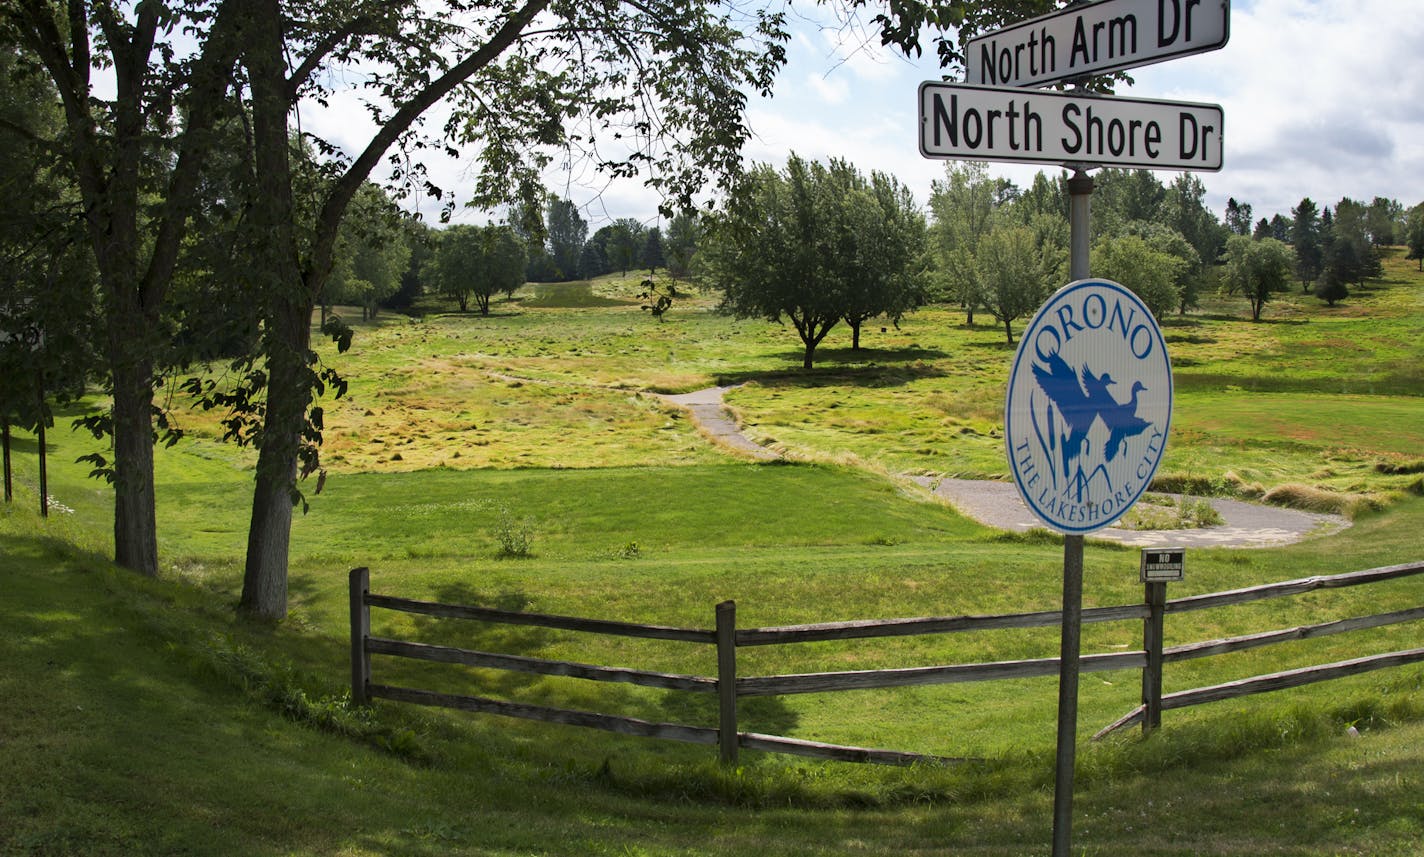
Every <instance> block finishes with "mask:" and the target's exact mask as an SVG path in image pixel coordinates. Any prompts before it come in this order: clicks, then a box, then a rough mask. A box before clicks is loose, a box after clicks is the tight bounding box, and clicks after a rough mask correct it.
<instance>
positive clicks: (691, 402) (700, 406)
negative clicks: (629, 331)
mask: <svg viewBox="0 0 1424 857" xmlns="http://www.w3.org/2000/svg"><path fill="white" fill-rule="evenodd" d="M730 389H732V387H730V386H729V387H708V388H707V389H705V390H697V391H696V392H692V393H682V394H681V395H677V396H666V395H663V396H659V398H661V399H662V400H663V401H665V402H671V403H673V404H674V405H681V406H683V407H684V408H687V409H688V410H689V411H691V412H692V419H693V420H694V421H695V422H696V423H697V424H698V425H699V426H701V427H702V430H703V431H705V432H707V433H708V434H710V435H712V438H713V439H714V440H716V441H717V442H718V443H721V444H724V445H725V446H729V447H731V448H732V449H735V450H737V451H738V452H742V453H745V454H747V455H750V456H751V457H752V458H756V459H758V460H760V461H771V460H772V459H775V458H780V457H781V456H780V455H779V454H778V453H777V452H776V451H775V450H770V449H767V448H766V447H764V446H761V445H760V444H756V443H753V442H752V440H751V438H749V437H747V436H746V435H744V434H742V428H741V426H739V425H737V421H736V420H735V419H734V418H733V417H732V414H731V412H730V411H728V410H727V406H726V405H725V404H723V402H722V396H723V395H725V394H726V392H727V391H728V390H730Z"/></svg>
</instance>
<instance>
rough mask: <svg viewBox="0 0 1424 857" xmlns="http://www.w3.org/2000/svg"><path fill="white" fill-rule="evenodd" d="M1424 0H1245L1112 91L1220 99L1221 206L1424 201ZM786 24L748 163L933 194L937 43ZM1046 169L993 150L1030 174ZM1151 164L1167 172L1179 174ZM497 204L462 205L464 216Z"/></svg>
mask: <svg viewBox="0 0 1424 857" xmlns="http://www.w3.org/2000/svg"><path fill="white" fill-rule="evenodd" d="M1206 2H1212V0H1206ZM1417 4H1418V0H1235V1H1234V2H1233V3H1232V9H1231V19H1230V39H1229V41H1228V43H1227V44H1226V46H1225V47H1224V48H1222V49H1220V50H1216V51H1212V52H1209V53H1204V54H1198V55H1194V56H1189V57H1183V58H1179V59H1174V60H1170V61H1167V62H1164V63H1159V64H1156V65H1150V66H1145V67H1142V68H1138V69H1135V70H1132V71H1131V72H1130V74H1132V76H1133V78H1134V83H1133V85H1131V86H1126V85H1119V87H1118V88H1117V91H1116V94H1118V95H1125V96H1131V97H1137V98H1153V99H1168V100H1178V101H1191V102H1206V103H1213V104H1218V105H1220V106H1221V107H1222V108H1223V110H1224V114H1225V122H1224V125H1225V128H1224V131H1223V135H1222V136H1223V153H1224V154H1223V167H1222V170H1221V171H1220V172H1215V173H1200V174H1199V177H1200V178H1201V180H1202V182H1203V184H1204V185H1205V186H1206V188H1207V196H1206V202H1207V205H1208V207H1210V208H1211V209H1212V210H1213V211H1214V212H1215V213H1216V214H1217V216H1218V217H1221V216H1222V214H1223V211H1224V209H1225V206H1226V200H1227V198H1228V197H1234V198H1235V199H1236V200H1237V201H1238V202H1245V203H1249V204H1250V205H1251V206H1252V208H1253V214H1254V217H1255V218H1257V219H1259V218H1261V217H1267V218H1269V217H1270V216H1271V215H1272V214H1277V213H1279V214H1283V215H1285V216H1287V217H1289V216H1290V210H1291V208H1293V207H1294V206H1295V205H1296V204H1297V203H1299V202H1300V200H1301V199H1302V198H1303V197H1307V196H1308V197H1310V198H1311V199H1312V200H1314V201H1315V203H1316V204H1317V206H1319V207H1325V206H1333V205H1334V204H1335V203H1336V202H1337V201H1338V200H1339V199H1340V198H1341V197H1346V196H1348V197H1351V198H1352V199H1356V200H1361V201H1364V202H1368V201H1369V200H1371V199H1373V198H1374V197H1375V196H1383V197H1386V198H1391V199H1396V200H1398V201H1399V202H1400V203H1402V204H1403V205H1404V206H1405V207H1406V208H1408V207H1410V206H1413V205H1415V204H1417V203H1419V202H1424V15H1421V14H1419V12H1420V11H1421V9H1420V8H1419V7H1418V5H1417ZM813 16H819V18H820V20H815V19H813ZM791 22H792V25H793V29H794V35H793V39H792V42H791V44H790V45H789V48H788V53H789V62H788V64H787V66H786V67H785V69H784V70H783V71H782V75H781V77H780V79H779V80H778V82H777V85H776V90H775V94H774V95H773V97H772V98H770V99H761V98H755V99H753V100H752V101H751V103H750V106H749V118H750V125H751V128H752V130H753V132H754V138H753V139H752V140H751V141H750V142H749V143H748V144H747V146H746V147H745V150H744V155H745V157H746V159H747V160H748V162H756V163H770V164H773V165H776V166H780V165H782V164H784V163H785V160H786V157H787V155H788V153H790V152H792V151H795V152H796V153H797V154H799V155H800V156H802V157H803V158H807V159H816V160H825V159H827V158H830V157H832V156H837V157H843V158H845V159H847V160H849V161H850V162H851V163H852V164H854V165H855V166H856V167H858V168H860V169H861V170H862V171H863V172H869V171H870V170H880V171H883V172H887V173H890V174H892V175H894V176H896V177H897V178H898V179H899V180H900V181H901V182H902V183H904V184H905V185H906V186H907V187H909V188H910V190H911V191H912V192H914V193H915V195H916V197H917V198H918V199H919V200H920V201H921V203H924V202H925V201H926V200H927V199H928V196H929V192H930V185H931V182H932V181H934V180H935V179H937V178H941V177H943V175H944V170H945V166H946V163H945V162H944V161H937V160H931V159H927V158H924V157H922V156H921V155H920V153H919V148H918V133H919V131H918V122H919V119H918V108H917V105H916V93H917V88H918V86H919V84H920V82H921V81H924V80H939V79H941V77H942V74H941V72H940V69H939V68H938V65H937V62H936V60H935V58H934V56H933V51H932V50H930V51H927V52H926V53H927V56H926V57H924V58H923V59H921V60H919V61H917V62H911V61H909V60H906V59H905V58H903V57H901V56H900V55H898V54H892V53H891V52H888V51H886V50H884V49H881V48H879V46H878V44H876V42H877V41H878V40H877V39H875V38H874V37H870V36H868V35H867V33H868V31H867V30H865V29H857V28H856V27H854V26H849V27H847V26H843V25H842V24H841V23H840V22H838V21H836V20H835V19H834V18H833V17H830V16H828V15H827V14H826V13H825V12H824V11H823V10H820V9H818V8H817V7H815V6H814V5H813V4H811V3H809V2H808V3H806V4H797V5H793V6H792V13H791ZM952 79H955V80H958V79H962V77H958V76H956V77H955V78H952ZM352 109H354V108H353V107H351V106H345V107H343V105H342V104H341V103H340V102H339V101H338V102H336V107H335V109H333V110H332V111H329V112H327V113H318V112H316V111H304V113H305V115H304V119H305V120H306V121H307V122H308V124H309V125H310V126H311V130H316V131H318V132H325V133H330V134H332V135H333V137H334V138H335V139H337V140H338V141H339V140H341V138H342V137H343V135H344V133H347V131H344V130H343V129H350V130H351V131H356V130H359V124H360V120H359V118H353V116H352V113H351V112H348V111H350V110H352ZM462 169H463V167H462V166H461V164H460V163H459V162H441V163H434V164H431V171H432V173H433V175H434V176H435V177H436V180H437V184H443V186H445V187H456V188H458V187H459V185H460V183H461V182H460V172H461V170H462ZM1039 169H1044V168H1043V167H1039V166H1030V165H1021V164H991V172H993V173H994V174H997V175H1003V176H1007V177H1008V178H1010V179H1012V180H1013V181H1014V182H1015V183H1017V184H1019V185H1020V186H1024V185H1027V184H1028V183H1029V182H1031V181H1032V179H1033V175H1034V173H1036V172H1037V171H1038V170H1039ZM1046 171H1047V172H1049V174H1050V175H1056V174H1057V168H1047V169H1046ZM1157 175H1158V178H1159V179H1160V180H1161V181H1162V182H1163V183H1164V184H1168V183H1170V182H1171V181H1173V180H1174V179H1175V178H1176V175H1177V174H1176V173H1175V172H1171V171H1159V172H1158V174H1157ZM546 185H547V186H548V187H549V188H550V189H551V190H553V191H555V192H557V193H559V194H560V195H562V196H567V197H569V198H572V199H574V200H575V201H576V202H578V203H579V204H580V205H582V206H584V216H585V218H586V219H587V220H588V221H589V223H590V227H591V231H592V230H595V229H597V228H598V227H599V226H600V225H602V224H603V223H606V222H608V221H611V220H612V219H614V218H618V217H634V218H636V219H638V220H641V221H644V222H646V223H649V224H655V223H656V216H657V215H656V209H657V204H658V199H657V197H656V195H655V194H653V193H652V192H650V191H648V190H647V189H646V188H643V187H642V186H641V185H640V184H639V183H638V182H637V181H636V180H624V181H620V182H617V183H614V184H611V185H609V184H607V183H606V182H605V181H602V180H599V179H597V178H596V177H591V176H587V175H569V174H567V173H562V172H560V171H558V170H553V171H551V172H550V173H548V174H547V175H546ZM419 207H420V209H421V210H422V211H423V212H424V213H425V216H426V217H427V219H428V220H433V219H434V215H435V213H436V212H438V204H436V203H434V202H431V201H429V200H426V201H422V202H420V203H419ZM489 216H490V215H488V214H483V213H479V212H475V211H473V210H465V211H460V212H458V213H457V215H456V219H457V220H462V221H474V222H479V221H482V220H487V219H489Z"/></svg>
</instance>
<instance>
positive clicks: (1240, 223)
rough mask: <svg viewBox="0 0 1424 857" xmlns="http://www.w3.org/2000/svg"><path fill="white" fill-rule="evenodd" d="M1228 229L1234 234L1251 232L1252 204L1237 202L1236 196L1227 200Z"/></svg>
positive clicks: (1248, 233)
mask: <svg viewBox="0 0 1424 857" xmlns="http://www.w3.org/2000/svg"><path fill="white" fill-rule="evenodd" d="M1226 230H1227V231H1228V232H1230V233H1231V234H1232V235H1250V234H1251V204H1250V203H1246V202H1237V201H1236V197H1234V196H1233V197H1230V198H1229V199H1227V200H1226Z"/></svg>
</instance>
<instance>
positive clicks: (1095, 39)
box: [965, 0, 1231, 86]
mask: <svg viewBox="0 0 1424 857" xmlns="http://www.w3.org/2000/svg"><path fill="white" fill-rule="evenodd" d="M1230 17H1231V6H1230V3H1229V2H1228V0H1102V2H1098V3H1086V4H1080V5H1076V6H1069V7H1067V8H1065V9H1060V10H1058V11H1057V12H1052V13H1049V14H1047V15H1042V16H1040V17H1038V18H1032V19H1030V20H1027V21H1022V22H1020V23H1017V24H1014V25H1012V26H1009V27H1004V28H1003V29H1001V30H995V31H994V32H992V33H986V34H984V35H982V36H979V37H978V38H975V39H971V40H970V41H969V46H968V49H967V50H966V51H965V63H966V65H967V68H966V69H965V80H966V81H967V82H968V83H982V84H989V85H992V86H1043V85H1045V84H1050V83H1057V82H1059V81H1064V80H1072V79H1074V78H1078V77H1085V76H1087V75H1091V74H1100V73H1102V72H1107V71H1118V70H1121V69H1125V68H1132V67H1134V66H1141V65H1149V64H1151V63H1157V62H1162V61H1163V60H1168V59H1172V58H1174V57H1180V56H1186V55H1188V54H1196V53H1202V52H1205V51H1212V50H1216V49H1217V48H1220V47H1223V46H1224V45H1225V44H1226V40H1227V38H1228V37H1229V36H1230V31H1229V26H1228V22H1229V20H1230Z"/></svg>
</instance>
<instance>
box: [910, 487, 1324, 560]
mask: <svg viewBox="0 0 1424 857" xmlns="http://www.w3.org/2000/svg"><path fill="white" fill-rule="evenodd" d="M915 481H916V482H919V483H920V484H921V485H924V486H925V487H926V488H929V489H931V490H933V491H934V492H935V493H936V494H938V495H939V496H941V497H944V498H945V499H947V500H949V502H950V503H951V504H952V505H953V506H954V507H955V508H956V509H958V510H959V511H960V512H962V513H964V514H965V515H967V516H969V517H971V518H973V519H974V520H976V521H978V522H979V523H981V524H988V525H989V526H991V527H998V528H999V529H1001V530H1014V531H1016V532H1024V531H1026V530H1029V529H1032V528H1034V527H1042V526H1043V523H1042V522H1040V521H1039V520H1038V519H1037V518H1035V517H1034V516H1033V513H1032V512H1030V511H1029V510H1028V507H1027V506H1025V505H1024V502H1023V500H1022V499H1020V498H1019V494H1018V489H1016V488H1015V487H1014V486H1013V483H1010V482H986V481H982V480H977V479H939V480H936V479H933V478H931V477H927V476H920V477H916V479H915ZM1167 496H1169V497H1172V498H1173V500H1176V499H1178V497H1177V495H1175V494H1169V495H1167ZM1210 500H1211V505H1212V506H1213V507H1214V508H1215V509H1216V511H1217V512H1218V513H1220V514H1221V517H1222V519H1223V520H1224V521H1225V523H1224V524H1222V525H1221V526H1217V527H1202V528H1200V529H1195V530H1122V529H1118V528H1117V527H1106V528H1104V529H1101V530H1098V531H1097V532H1095V533H1091V534H1090V536H1091V537H1092V538H1095V539H1109V540H1111V541H1115V542H1122V543H1123V544H1127V545H1140V546H1142V547H1153V546H1156V545H1171V546H1173V547H1278V546H1280V545H1287V544H1291V543H1293V542H1298V541H1300V540H1301V539H1303V538H1305V537H1306V536H1308V535H1327V534H1329V533H1334V532H1339V531H1340V530H1343V529H1344V528H1345V527H1347V526H1349V522H1348V521H1346V520H1345V519H1344V518H1342V517H1340V516H1339V515H1321V514H1316V513H1314V512H1299V511H1296V510H1295V509H1281V508H1277V507H1275V506H1258V505H1256V504H1255V503H1243V502H1241V501H1240V500H1226V499H1222V498H1215V497H1214V498H1210Z"/></svg>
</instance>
